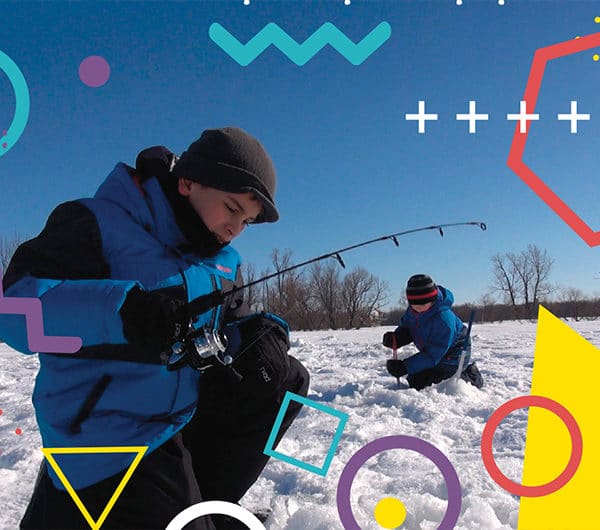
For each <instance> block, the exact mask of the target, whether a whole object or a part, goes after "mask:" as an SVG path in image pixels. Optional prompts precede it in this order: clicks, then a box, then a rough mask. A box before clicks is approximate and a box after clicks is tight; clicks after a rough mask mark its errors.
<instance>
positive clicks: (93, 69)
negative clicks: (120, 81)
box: [79, 55, 110, 88]
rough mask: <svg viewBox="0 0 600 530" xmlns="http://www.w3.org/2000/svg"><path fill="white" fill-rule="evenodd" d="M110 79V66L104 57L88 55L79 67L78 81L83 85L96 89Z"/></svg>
mask: <svg viewBox="0 0 600 530" xmlns="http://www.w3.org/2000/svg"><path fill="white" fill-rule="evenodd" d="M109 77H110V65H109V64H108V63H107V62H106V59H105V58H104V57H100V56H99V55H90V56H89V57H86V58H85V59H84V60H83V61H81V64H80V65H79V79H81V81H82V83H84V84H85V85H87V86H89V87H92V88H98V87H100V86H102V85H103V84H104V83H106V82H107V81H108V78H109Z"/></svg>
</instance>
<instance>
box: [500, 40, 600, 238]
mask: <svg viewBox="0 0 600 530" xmlns="http://www.w3.org/2000/svg"><path fill="white" fill-rule="evenodd" d="M597 46H600V32H599V33H593V34H592V35H587V36H586V37H581V38H579V39H571V40H568V41H565V42H559V43H558V44H553V45H552V46H547V47H545V48H539V49H537V50H536V52H535V55H534V56H533V62H532V63H531V70H530V72H529V79H528V80H527V86H526V87H525V95H524V96H523V101H525V102H526V107H525V108H526V109H527V113H533V111H534V110H535V104H536V102H537V97H538V94H539V91H540V88H541V86H542V78H543V77H544V70H545V69H546V63H547V62H548V61H550V60H552V59H557V58H559V57H565V56H566V55H572V54H574V53H578V52H581V51H584V50H589V49H590V48H595V47H597ZM530 123H531V122H530V121H527V122H526V130H525V132H524V133H521V132H519V124H517V125H516V126H515V133H514V136H513V141H512V145H511V147H510V152H509V154H508V160H507V164H508V167H509V168H510V169H512V170H513V171H514V172H515V173H516V174H517V175H518V176H519V177H520V178H521V179H522V180H523V181H524V182H525V184H527V185H528V186H529V187H530V188H531V189H532V190H533V191H534V192H535V193H536V194H537V195H538V197H539V198H540V199H542V200H543V201H544V202H545V203H546V204H547V205H548V206H549V207H550V208H552V210H554V213H556V214H557V215H558V216H559V217H560V218H561V219H562V220H563V221H564V222H565V223H567V225H569V227H570V228H571V229H572V230H573V231H574V232H575V233H576V234H577V235H579V237H581V238H582V239H583V240H584V241H585V242H586V243H587V244H588V245H589V246H590V247H595V246H596V245H600V232H594V231H593V230H592V229H591V228H590V227H589V226H588V225H587V224H586V223H585V222H584V221H583V220H582V219H581V217H579V216H578V215H577V214H576V213H575V212H574V211H573V210H571V208H569V206H568V205H567V204H566V203H565V202H564V201H563V200H562V199H561V198H560V197H559V196H558V195H556V193H554V192H553V191H552V190H551V189H550V187H549V186H548V185H547V184H546V183H545V182H544V181H543V180H542V179H541V178H539V177H538V176H537V175H536V174H535V173H534V172H533V170H532V169H531V168H530V167H529V166H527V164H525V162H523V152H524V151H525V144H526V143H527V136H528V134H529V125H530Z"/></svg>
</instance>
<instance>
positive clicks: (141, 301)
mask: <svg viewBox="0 0 600 530" xmlns="http://www.w3.org/2000/svg"><path fill="white" fill-rule="evenodd" d="M183 305H184V303H183V302H182V301H181V300H177V299H176V298H171V297H170V296H166V295H164V294H162V293H159V292H156V291H144V290H143V289H140V288H139V287H134V288H133V289H132V290H131V291H129V293H128V294H127V298H126V299H125V302H124V303H123V306H122V307H121V310H120V311H119V314H120V315H121V320H122V321H123V334H124V335H125V338H126V339H127V342H129V343H130V344H133V345H135V346H138V347H140V348H143V349H146V350H149V351H158V352H163V351H166V350H168V349H169V347H170V346H171V345H172V344H173V343H174V342H176V341H177V340H179V339H181V338H182V337H183V336H184V335H185V333H186V332H187V330H188V324H189V319H188V317H187V315H186V314H185V313H184V312H183V311H178V309H179V308H181V306H183Z"/></svg>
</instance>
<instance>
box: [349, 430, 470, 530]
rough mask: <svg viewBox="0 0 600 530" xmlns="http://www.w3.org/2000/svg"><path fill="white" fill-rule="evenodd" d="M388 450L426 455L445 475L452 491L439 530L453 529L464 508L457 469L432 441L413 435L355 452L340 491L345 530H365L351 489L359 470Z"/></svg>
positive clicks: (382, 440)
mask: <svg viewBox="0 0 600 530" xmlns="http://www.w3.org/2000/svg"><path fill="white" fill-rule="evenodd" d="M388 449H410V450H412V451H416V452H417V453H421V454H422V455H423V456H426V457H427V458H429V459H430V460H431V461H432V462H433V463H434V464H435V465H436V466H437V468H438V469H439V470H440V471H441V472H442V476H443V477H444V480H445V481H446V489H447V490H448V507H447V508H446V513H445V514H444V518H443V519H442V521H441V522H440V525H439V526H438V530H452V529H453V528H454V526H455V525H456V522H457V521H458V517H459V516H460V507H461V504H462V490H461V487H460V481H459V480H458V475H457V473H456V470H455V469H454V466H453V465H452V463H451V462H450V460H448V458H447V457H446V455H444V453H442V452H441V451H440V450H439V449H438V448H437V447H435V446H433V445H431V444H430V443H429V442H426V441H425V440H421V439H420V438H415V437H413V436H403V435H400V434H399V435H396V436H386V437H384V438H379V439H378V440H374V441H373V442H370V443H368V444H367V445H365V446H364V447H362V448H360V449H359V450H358V451H357V452H356V453H354V455H353V456H352V458H350V460H349V461H348V463H347V464H346V467H345V468H344V470H343V471H342V474H341V475H340V480H339V482H338V489H337V508H338V513H339V515H340V521H341V522H342V525H344V528H345V530H361V528H360V526H359V525H358V523H357V522H356V519H355V518H354V514H353V513H352V506H351V505H350V489H351V487H352V483H353V482H354V477H355V476H356V473H358V470H359V469H360V468H361V467H362V466H363V464H364V463H365V462H366V461H367V460H368V459H369V458H371V457H372V456H375V455H376V454H378V453H381V452H383V451H387V450H388Z"/></svg>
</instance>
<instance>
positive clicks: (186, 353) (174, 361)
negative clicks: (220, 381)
mask: <svg viewBox="0 0 600 530" xmlns="http://www.w3.org/2000/svg"><path fill="white" fill-rule="evenodd" d="M227 345H228V340H227V335H225V334H224V333H222V332H220V331H219V330H216V329H209V328H207V327H201V328H198V329H192V331H190V332H189V333H188V334H187V335H186V336H185V337H184V338H183V339H182V340H180V341H177V342H176V343H175V344H173V346H172V347H171V354H170V355H169V357H168V360H167V369H168V370H178V369H180V368H181V367H183V366H186V365H187V366H191V367H192V368H194V369H195V370H198V371H199V372H204V371H205V370H208V369H209V368H212V367H221V368H227V369H228V370H230V371H231V373H232V374H233V376H234V377H235V378H236V379H237V380H241V379H242V376H241V375H240V374H239V373H238V372H237V371H236V370H235V368H234V367H233V361H234V359H233V357H232V356H231V355H228V354H225V351H226V350H227Z"/></svg>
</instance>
